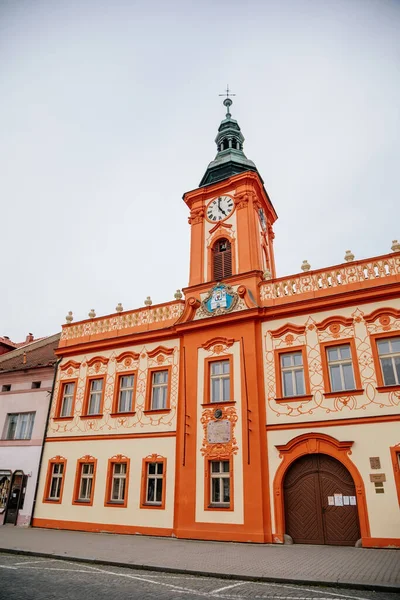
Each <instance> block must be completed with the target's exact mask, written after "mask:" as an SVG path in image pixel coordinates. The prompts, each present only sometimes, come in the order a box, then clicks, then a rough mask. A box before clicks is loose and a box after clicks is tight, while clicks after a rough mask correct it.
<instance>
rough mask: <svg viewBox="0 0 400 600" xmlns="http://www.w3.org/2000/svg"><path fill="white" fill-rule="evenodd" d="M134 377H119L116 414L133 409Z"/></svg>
mask: <svg viewBox="0 0 400 600" xmlns="http://www.w3.org/2000/svg"><path fill="white" fill-rule="evenodd" d="M134 382H135V377H134V375H121V376H120V378H119V389H118V406H117V411H118V412H131V411H132V408H133V388H134Z"/></svg>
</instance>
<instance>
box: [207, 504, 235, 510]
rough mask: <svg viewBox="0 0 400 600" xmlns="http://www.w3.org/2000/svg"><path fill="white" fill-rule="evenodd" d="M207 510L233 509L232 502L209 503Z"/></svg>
mask: <svg viewBox="0 0 400 600" xmlns="http://www.w3.org/2000/svg"><path fill="white" fill-rule="evenodd" d="M206 510H232V508H231V506H230V504H209V505H208V506H207V508H206Z"/></svg>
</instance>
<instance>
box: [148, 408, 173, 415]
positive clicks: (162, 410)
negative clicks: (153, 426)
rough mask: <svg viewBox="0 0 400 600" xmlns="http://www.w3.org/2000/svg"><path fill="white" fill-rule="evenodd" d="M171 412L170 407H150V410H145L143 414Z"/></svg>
mask: <svg viewBox="0 0 400 600" xmlns="http://www.w3.org/2000/svg"><path fill="white" fill-rule="evenodd" d="M169 412H171V409H170V408H154V409H152V408H149V409H148V410H144V411H143V414H145V415H166V414H167V413H169Z"/></svg>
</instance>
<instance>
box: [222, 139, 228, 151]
mask: <svg viewBox="0 0 400 600" xmlns="http://www.w3.org/2000/svg"><path fill="white" fill-rule="evenodd" d="M222 148H223V150H228V148H229V141H228V138H224V140H223V142H222Z"/></svg>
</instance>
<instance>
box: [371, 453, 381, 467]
mask: <svg viewBox="0 0 400 600" xmlns="http://www.w3.org/2000/svg"><path fill="white" fill-rule="evenodd" d="M369 464H370V465H371V469H380V468H381V459H380V458H379V456H370V458H369Z"/></svg>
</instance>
